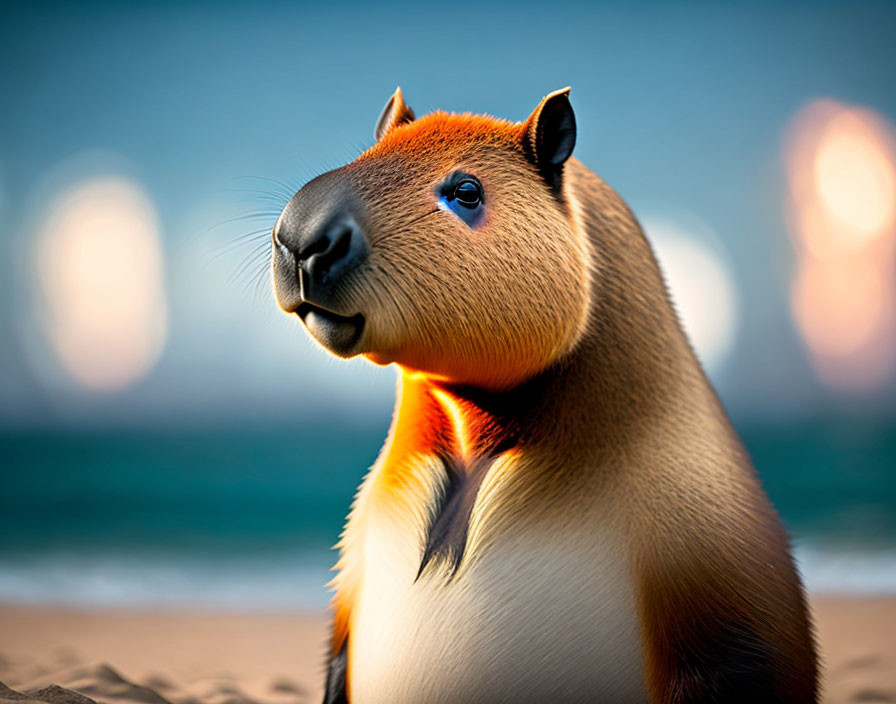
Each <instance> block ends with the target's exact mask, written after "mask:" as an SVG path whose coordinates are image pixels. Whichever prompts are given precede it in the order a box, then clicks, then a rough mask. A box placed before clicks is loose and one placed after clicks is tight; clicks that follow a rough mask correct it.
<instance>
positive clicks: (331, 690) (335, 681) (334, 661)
mask: <svg viewBox="0 0 896 704" xmlns="http://www.w3.org/2000/svg"><path fill="white" fill-rule="evenodd" d="M347 656H348V641H346V642H345V643H343V644H342V647H341V648H340V649H339V652H338V653H336V655H334V656H333V657H331V658H330V663H329V665H328V667H327V686H326V689H325V690H324V702H323V704H348V695H347V694H346V692H345V673H346V667H347Z"/></svg>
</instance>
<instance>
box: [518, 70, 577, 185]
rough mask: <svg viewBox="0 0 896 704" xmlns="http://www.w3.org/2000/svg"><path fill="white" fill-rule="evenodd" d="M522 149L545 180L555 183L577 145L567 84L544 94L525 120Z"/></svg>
mask: <svg viewBox="0 0 896 704" xmlns="http://www.w3.org/2000/svg"><path fill="white" fill-rule="evenodd" d="M525 127H526V129H525V132H524V133H523V149H524V150H525V152H526V155H527V156H528V157H529V160H530V161H531V162H532V163H533V164H535V166H537V167H538V170H539V171H540V172H541V174H542V176H544V178H545V179H546V180H547V182H548V183H549V184H550V185H551V186H553V187H556V186H558V185H559V182H560V172H561V170H562V167H563V164H564V162H565V161H566V160H567V159H569V157H570V156H571V155H572V150H573V148H574V147H575V146H576V116H575V113H573V111H572V105H570V103H569V88H563V89H562V90H556V91H554V92H553V93H550V94H549V95H547V96H546V97H545V98H544V99H543V100H542V101H541V102H540V103H539V104H538V107H537V108H535V110H534V111H533V112H532V114H531V115H529V119H528V120H526V125H525Z"/></svg>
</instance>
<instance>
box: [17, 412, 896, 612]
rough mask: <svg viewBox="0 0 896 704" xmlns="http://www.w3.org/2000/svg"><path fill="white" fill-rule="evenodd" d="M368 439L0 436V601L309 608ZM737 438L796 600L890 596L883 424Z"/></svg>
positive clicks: (894, 428)
mask: <svg viewBox="0 0 896 704" xmlns="http://www.w3.org/2000/svg"><path fill="white" fill-rule="evenodd" d="M386 423H387V419H383V422H382V423H381V424H373V425H370V426H357V425H346V424H345V423H340V422H327V423H321V424H320V425H307V424H305V425H303V426H302V427H298V428H293V427H286V426H284V427H265V428H253V429H248V430H247V429H232V428H230V429H217V430H201V431H195V430H194V431H189V432H188V431H163V430H155V431H139V432H138V431H128V432H123V431H116V432H111V431H103V432H100V431H77V432H74V431H72V432H55V431H54V432H16V433H9V432H7V433H5V434H0V462H2V469H0V600H2V601H14V602H37V603H72V604H80V605H128V606H133V605H138V606H139V605H155V604H179V605H204V606H212V607H220V608H241V609H242V608H250V609H251V608H257V609H266V608H296V609H302V608H319V607H321V606H323V605H324V604H325V603H326V602H327V599H328V592H327V590H326V588H325V583H326V582H327V580H328V579H329V573H328V570H329V567H330V565H331V564H332V562H333V558H334V554H333V553H332V552H331V550H330V547H331V546H332V545H333V544H334V543H335V542H336V540H337V539H338V536H339V532H340V530H341V527H342V522H343V519H344V516H345V513H346V511H347V510H348V507H349V504H350V502H351V499H352V496H353V494H354V491H355V488H356V486H357V484H358V483H359V482H360V480H361V479H362V477H363V475H364V473H365V471H366V468H367V467H368V466H369V465H370V464H371V463H372V462H373V461H374V459H375V458H376V455H377V452H378V450H379V448H380V445H381V444H382V441H383V438H384V436H385V433H386ZM737 425H738V426H739V427H738V429H739V431H740V432H741V435H742V437H743V439H744V441H745V443H746V445H747V447H748V449H749V450H750V452H751V454H752V456H753V459H754V462H755V464H756V465H757V467H758V469H759V472H760V474H761V475H762V478H763V481H764V483H765V486H766V489H767V490H768V493H769V495H770V496H771V498H772V500H773V502H774V503H775V505H776V507H777V508H778V510H779V512H780V513H781V515H782V517H783V518H784V521H785V523H786V524H787V527H788V528H789V530H790V531H791V534H792V536H793V538H794V544H795V549H796V554H797V557H798V560H799V563H800V567H801V570H802V571H803V574H804V577H805V579H806V582H807V584H808V586H809V588H810V589H812V590H814V591H825V592H858V593H896V423H894V422H881V421H873V422H870V421H866V420H862V421H859V420H844V419H836V420H835V419H828V420H815V421H811V422H803V423H799V424H789V425H788V424H783V425H782V424H775V425H771V424H768V425H766V424H749V423H741V424H737Z"/></svg>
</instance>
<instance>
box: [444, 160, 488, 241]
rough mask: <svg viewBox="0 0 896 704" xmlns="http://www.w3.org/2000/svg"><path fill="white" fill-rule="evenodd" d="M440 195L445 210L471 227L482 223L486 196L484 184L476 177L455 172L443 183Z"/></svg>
mask: <svg viewBox="0 0 896 704" xmlns="http://www.w3.org/2000/svg"><path fill="white" fill-rule="evenodd" d="M438 193H439V196H440V197H439V207H440V208H442V209H443V210H450V211H451V212H452V213H454V214H455V215H457V217H459V218H460V219H461V220H463V221H464V222H465V223H466V224H467V225H469V226H470V227H474V228H475V227H477V226H478V225H479V224H480V223H481V222H482V215H483V212H484V208H483V201H484V196H483V193H482V184H481V183H479V179H477V178H476V177H475V176H471V175H470V174H466V173H464V172H463V171H455V172H454V173H453V174H451V175H450V176H449V177H448V178H447V179H445V181H444V182H442V184H441V186H440V187H439V189H438Z"/></svg>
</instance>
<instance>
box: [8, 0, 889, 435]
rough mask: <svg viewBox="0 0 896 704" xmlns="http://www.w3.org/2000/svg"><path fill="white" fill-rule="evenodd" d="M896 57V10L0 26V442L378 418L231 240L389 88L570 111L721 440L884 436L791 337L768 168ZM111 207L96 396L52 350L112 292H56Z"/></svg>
mask: <svg viewBox="0 0 896 704" xmlns="http://www.w3.org/2000/svg"><path fill="white" fill-rule="evenodd" d="M894 30H896V6H893V5H887V4H868V3H854V4H850V5H848V6H846V5H839V4H833V3H799V4H779V3H724V4H722V3H677V4H675V5H674V6H670V5H669V4H666V3H647V2H639V3H618V4H599V3H560V2H553V3H526V2H523V3H509V2H508V3H477V4H472V5H471V4H461V5H458V6H456V7H452V6H450V5H446V4H444V3H440V4H432V5H424V4H422V3H420V4H410V3H399V2H381V3H376V4H362V3H331V4H324V3H315V4H304V3H279V4H264V3H214V4H213V3H200V2H193V3H190V2H186V3H160V4H151V3H144V2H133V3H126V4H119V3H86V4H78V5H76V6H71V7H68V6H64V5H55V4H32V5H22V6H17V7H10V6H4V9H3V10H2V11H0V65H2V66H3V67H4V70H3V71H0V94H2V95H4V96H5V97H6V99H5V100H4V106H3V109H2V110H0V329H2V331H3V334H2V336H0V427H7V428H14V427H22V426H60V427H66V426H80V425H100V426H104V425H111V426H115V425H125V426H140V425H166V424H171V423H177V424H197V425H202V424H220V423H230V422H240V423H244V422H258V423H260V424H267V423H271V422H293V421H301V420H302V419H306V418H313V417H319V416H320V415H321V414H324V415H326V414H328V413H330V414H339V415H340V416H341V417H345V416H348V417H357V418H364V417H367V416H370V415H371V414H374V415H378V416H381V415H384V414H387V413H388V411H389V408H390V407H391V405H392V400H393V386H394V372H393V371H392V370H391V369H379V368H375V367H373V366H372V365H370V364H368V363H365V362H363V361H355V362H351V363H342V362H339V361H336V360H334V359H333V358H331V357H329V356H327V355H326V354H325V353H324V352H322V351H321V350H320V349H319V348H318V347H317V346H316V345H315V344H314V343H313V342H311V341H310V340H309V339H308V338H307V336H306V335H305V334H304V332H303V331H302V330H301V326H300V325H299V324H298V322H297V321H295V320H293V319H290V318H287V317H286V316H284V315H283V314H281V313H279V312H278V311H277V309H276V305H275V303H274V301H273V298H272V296H271V293H270V290H269V286H268V284H267V280H266V279H265V277H264V274H263V269H264V263H263V261H261V259H259V258H257V257H256V259H254V260H253V259H252V253H253V251H255V250H253V245H252V242H254V243H255V244H256V245H257V244H258V243H262V242H263V241H264V239H265V237H266V234H265V229H267V230H268V231H269V228H270V227H271V226H272V225H273V222H274V220H275V219H276V211H277V210H278V207H279V206H280V205H282V204H283V203H284V202H285V198H284V197H283V194H284V193H286V192H292V191H294V190H295V189H297V188H298V187H299V186H300V185H301V184H302V183H303V182H305V181H306V180H308V179H309V178H311V177H313V176H314V175H316V174H318V173H320V172H322V171H324V170H327V169H330V168H334V167H336V166H339V165H340V164H342V163H345V162H346V161H349V160H351V159H353V158H354V157H355V156H357V155H358V154H359V153H360V151H362V150H363V149H364V148H366V147H367V146H369V145H370V144H371V143H372V140H373V127H374V125H375V123H376V119H377V117H378V115H379V112H380V110H381V108H382V106H383V104H384V103H385V102H386V100H387V99H388V98H389V96H390V95H391V93H392V92H393V91H394V89H395V87H396V86H397V85H400V86H401V87H402V90H403V92H404V95H405V98H406V100H407V101H408V103H409V104H410V105H411V106H412V107H413V108H414V110H415V111H416V112H417V114H421V113H425V112H428V111H430V110H433V109H437V108H441V109H446V110H454V111H474V112H486V113H491V114H495V115H498V116H501V117H506V118H510V119H515V120H522V119H524V118H525V117H526V116H527V115H528V114H529V113H530V112H531V110H532V109H533V108H534V107H535V105H536V104H537V103H538V101H539V100H540V98H541V97H542V96H543V95H545V94H546V93H548V92H550V91H552V90H555V89H557V88H561V87H564V86H567V85H568V86H571V87H572V93H571V99H572V103H573V106H574V108H575V111H576V115H577V122H578V141H577V146H576V151H575V154H576V156H577V157H578V158H579V159H580V160H582V161H583V162H584V163H585V164H587V165H588V166H590V167H591V168H592V169H593V170H595V171H596V172H597V173H598V174H599V175H600V176H602V177H603V178H604V179H605V180H607V181H608V182H609V183H610V184H611V185H612V186H613V187H614V188H616V189H617V190H618V191H619V192H620V193H621V194H622V196H623V197H624V198H625V199H626V200H627V202H628V203H629V205H630V206H631V207H632V208H633V210H634V212H635V213H636V215H637V216H638V217H639V218H640V219H641V220H642V222H644V223H645V225H646V229H647V232H648V235H649V236H651V237H652V239H654V240H656V242H657V245H658V249H659V250H660V258H661V261H662V260H664V259H665V260H666V261H667V262H669V263H670V265H672V264H674V263H675V262H676V261H681V260H682V259H683V260H684V261H685V262H686V263H685V265H684V266H685V268H683V269H676V270H675V271H671V272H669V277H668V278H669V279H670V282H671V283H672V284H673V289H674V288H675V286H676V284H675V281H676V280H679V281H682V282H683V283H682V284H680V285H681V286H684V287H685V288H687V289H688V290H684V289H682V290H681V295H682V296H683V297H684V296H685V295H687V296H690V297H691V299H692V300H693V301H694V303H693V305H695V306H696V307H697V308H696V309H697V310H701V311H703V312H702V313H701V315H702V316H703V317H702V318H700V320H698V321H697V322H698V323H700V321H702V325H703V327H702V329H700V325H697V327H696V328H694V329H693V330H692V332H695V335H698V336H699V337H700V340H703V341H705V344H706V345H708V347H706V348H705V349H704V350H703V351H702V353H701V354H702V355H703V356H704V361H706V362H707V367H708V369H709V372H710V375H711V377H712V379H713V380H714V382H715V383H716V385H717V387H718V389H719V391H720V394H721V396H722V399H723V400H724V402H725V403H726V405H727V406H728V408H729V409H730V410H731V412H732V413H733V414H734V415H736V416H751V417H760V418H765V419H774V418H777V417H779V416H782V415H783V416H812V415H814V414H818V413H824V412H867V411H869V410H871V411H873V412H875V413H881V414H891V413H892V411H894V410H896V401H894V399H896V394H894V393H893V391H894V390H896V383H894V376H893V374H891V373H889V371H887V372H886V373H883V374H882V375H881V376H880V378H878V379H877V380H876V381H875V383H874V384H872V385H870V386H868V385H866V386H864V387H862V388H860V389H844V388H843V387H842V386H840V387H838V386H836V385H834V386H832V385H831V384H830V383H829V379H826V378H825V376H824V374H820V373H819V370H818V368H817V364H814V363H813V357H812V354H810V349H809V347H810V346H809V345H808V344H807V342H806V336H805V335H804V334H802V333H801V331H800V325H799V324H798V322H797V321H795V318H794V306H793V305H792V297H793V295H794V293H793V291H794V288H793V287H794V277H795V276H796V275H797V273H798V272H799V271H801V269H800V261H801V260H800V257H801V256H803V255H801V254H800V251H801V250H800V246H801V245H800V244H799V243H800V242H802V240H800V239H799V233H798V232H797V233H796V234H794V225H793V223H792V218H791V217H790V214H789V211H788V208H789V205H788V203H789V202H790V201H789V198H790V194H791V192H792V190H793V187H794V186H793V179H792V177H791V176H789V172H788V160H787V154H788V152H787V149H788V146H787V145H788V134H792V130H793V126H794V124H797V125H802V124H803V123H802V122H799V120H800V119H801V118H800V115H803V116H805V115H807V114H809V113H806V112H805V111H806V110H807V106H810V107H811V106H812V105H818V102H817V101H819V100H830V101H835V104H836V105H840V106H847V107H850V108H852V107H854V108H860V109H862V110H865V111H868V114H870V115H873V116H874V119H876V120H880V121H881V123H882V124H883V125H884V126H885V128H884V132H885V131H886V129H889V128H888V127H886V126H887V125H892V123H893V122H896V92H894V91H893V89H892V87H893V84H892V72H893V67H894V66H896V43H894V42H893V39H892V38H893V35H894ZM812 114H813V115H814V114H815V113H812ZM807 119H808V118H807ZM795 120H796V122H795ZM806 124H809V123H808V122H807V123H806ZM806 129H807V130H808V129H809V128H808V127H807V128H806ZM254 191H264V193H256V192H254ZM110 194H111V195H110ZM110 199H111V201H114V203H115V204H116V205H115V207H116V208H118V209H117V210H114V212H113V213H112V214H111V215H110V214H109V212H108V209H107V210H106V211H104V212H105V213H106V218H107V220H106V222H107V225H108V228H111V229H110V230H109V231H110V232H113V233H114V232H116V231H117V230H115V228H116V227H118V228H120V230H121V231H122V232H124V233H126V237H127V238H130V239H127V238H125V239H122V240H121V241H118V240H116V241H115V244H116V246H118V247H119V249H120V250H121V253H120V256H121V257H123V258H124V259H125V260H127V258H128V257H131V258H136V259H139V261H140V262H142V263H143V264H144V269H145V271H144V274H145V275H146V276H147V277H148V278H147V279H146V280H147V282H148V283H147V284H146V286H144V287H143V288H139V287H135V289H134V290H135V291H138V293H139V291H142V292H143V293H142V294H140V295H137V294H135V297H136V298H135V300H134V301H131V302H130V303H129V305H132V306H134V307H133V308H131V309H128V310H129V311H130V313H131V315H129V314H128V311H124V312H122V311H121V310H112V311H108V310H107V311H106V313H107V314H108V315H107V318H105V320H106V325H107V327H109V326H111V328H113V329H114V332H115V333H116V334H117V337H115V338H114V339H111V341H110V342H109V345H108V346H110V347H114V346H115V345H120V346H123V347H122V349H124V348H125V347H127V346H128V345H137V346H138V347H139V349H140V355H142V356H139V355H138V356H137V357H133V356H132V357H130V358H129V359H130V363H131V366H130V367H127V366H126V367H122V368H120V369H117V371H115V370H112V371H110V369H111V368H112V367H110V363H109V362H108V360H107V359H106V357H104V356H103V354H104V349H101V347H102V345H101V346H93V347H92V346H91V344H92V343H93V342H94V340H93V338H90V337H89V335H88V336H87V337H86V338H84V337H83V336H82V337H81V338H78V339H75V341H74V342H72V339H74V338H72V336H75V338H77V336H78V335H79V334H82V332H83V329H84V326H85V325H86V326H88V327H89V325H90V324H93V323H95V322H96V320H95V318H91V317H89V316H90V315H93V314H94V313H91V311H92V309H90V305H93V304H92V303H91V302H90V301H88V302H87V303H85V304H84V306H87V308H83V306H82V307H79V306H80V305H81V304H79V303H78V300H77V299H78V297H79V296H80V295H81V294H83V293H84V291H86V290H87V289H88V288H90V287H91V286H93V287H94V288H91V289H90V290H94V289H95V290H96V291H99V292H100V293H102V291H104V290H111V289H103V285H106V286H113V284H115V281H114V280H108V281H107V280H106V279H104V278H103V277H107V274H106V273H104V272H102V271H97V270H96V268H94V269H90V267H89V265H87V268H86V269H81V270H79V271H80V274H79V276H80V277H81V278H78V276H75V275H74V274H72V267H73V266H74V265H71V266H70V265H69V262H72V261H74V260H75V259H76V258H77V257H78V256H85V257H86V256H88V255H87V254H84V253H83V251H82V250H79V249H77V245H78V240H77V237H76V235H77V233H76V232H75V233H74V234H72V233H73V232H74V231H73V230H72V229H71V228H72V227H74V228H75V229H77V227H81V226H82V225H83V223H84V222H86V221H87V220H89V218H86V217H85V216H84V215H83V212H84V211H81V210H78V208H82V207H88V206H85V205H84V203H87V204H88V205H89V204H90V203H92V202H102V203H107V202H111V201H110ZM73 203H74V205H72V204H73ZM252 214H258V217H254V218H253V217H247V216H250V215H252ZM67 223H68V224H67ZM71 223H75V224H74V225H71ZM79 223H80V224H79ZM108 223H112V224H108ZM66 228H68V229H66ZM253 230H259V231H260V232H259V234H258V239H256V240H251V238H250V244H249V245H247V246H245V247H241V246H236V247H233V246H230V245H228V243H229V242H231V241H232V240H233V239H234V238H235V237H238V236H239V235H241V234H244V233H247V232H250V231H253ZM884 235H885V236H886V237H887V238H889V239H888V240H887V241H892V238H893V236H894V233H893V232H892V230H887V231H886V232H885V233H884ZM882 237H883V236H882ZM882 241H883V240H882ZM795 242H796V243H797V244H795ZM261 246H263V244H262V245H261ZM73 248H74V249H73ZM104 251H105V250H104ZM258 251H261V250H258ZM664 252H665V254H664ZM884 252H885V253H887V252H889V253H890V254H891V253H892V250H884ZM88 254H89V253H88ZM691 255H693V256H691ZM246 256H249V257H250V261H249V262H248V265H247V266H242V262H243V260H244V259H245V257H246ZM886 256H889V254H886ZM701 257H702V258H701ZM688 262H689V263H690V266H692V267H694V266H697V268H696V269H693V268H692V269H690V270H689V269H687V266H688V264H687V263H688ZM695 262H696V264H695ZM698 265H699V266H698ZM856 271H859V270H858V269H857V270H856ZM147 272H148V273H147ZM676 272H678V273H677V274H676ZM682 272H684V274H685V275H684V276H682V275H681V273H682ZM688 272H691V273H693V274H694V275H692V276H688V275H687V274H688ZM866 278H867V277H866ZM104 281H105V284H104V283H103V282H104ZM48 282H49V283H48ZM85 282H87V283H85ZM258 282H260V284H259V283H258ZM882 290H884V294H885V295H887V296H888V295H889V293H887V291H889V289H882ZM674 293H675V291H674V290H673V294H674ZM85 295H86V294H85ZM882 295H883V294H882ZM103 297H104V296H102V295H100V298H103ZM105 298H108V297H107V296H106V297H105ZM141 306H142V307H141ZM85 310H86V313H85V312H84V311H85ZM890 310H891V309H890V308H886V309H885V311H884V313H883V315H888V314H889V313H888V311H890ZM134 311H137V312H138V313H139V315H133V313H134ZM823 312H824V311H823V310H822V313H823ZM82 313H83V315H86V316H88V317H86V318H83V319H82V318H81V317H79V316H80V315H82ZM847 313H848V311H847ZM109 316H112V317H109ZM115 316H118V317H115ZM686 317H687V316H686ZM891 317H892V316H891ZM695 320H696V319H695ZM109 321H112V323H114V325H113V324H112V323H110V322H109ZM135 321H136V322H135ZM147 321H149V322H147ZM687 322H688V321H687V320H686V324H687ZM692 324H694V323H692ZM79 331H81V332H79ZM835 332H836V331H835ZM144 338H145V339H144ZM79 340H80V342H79ZM85 340H86V342H84V341H85ZM141 340H143V341H142V342H141ZM79 344H80V345H81V346H80V347H78V345H79ZM701 344H704V343H701ZM66 345H67V346H66ZM66 360H68V361H66ZM72 360H74V361H72ZM78 360H80V361H78ZM67 365H68V366H67ZM73 365H74V366H73ZM78 365H80V366H78ZM91 365H93V366H91ZM113 366H114V365H113ZM73 369H76V371H75V372H73ZM77 370H80V371H77ZM113 371H115V373H117V374H118V375H119V376H114V375H113V376H109V375H110V374H112V372H113ZM91 374H93V376H91ZM97 374H99V375H100V377H97V376H96V375H97ZM103 374H105V376H102V375H103ZM98 379H99V381H97V380H98ZM103 384H105V386H103ZM113 387H114V388H113Z"/></svg>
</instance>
